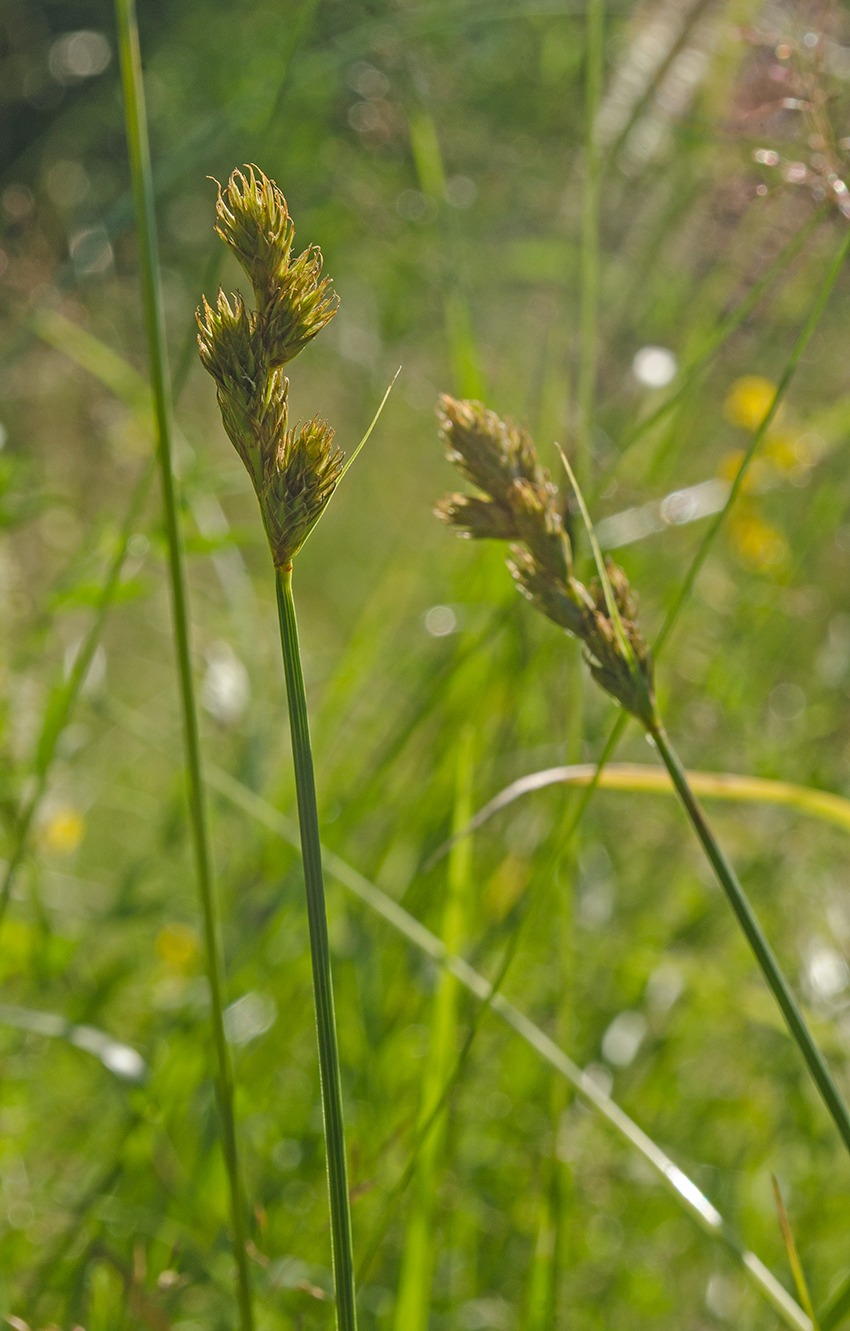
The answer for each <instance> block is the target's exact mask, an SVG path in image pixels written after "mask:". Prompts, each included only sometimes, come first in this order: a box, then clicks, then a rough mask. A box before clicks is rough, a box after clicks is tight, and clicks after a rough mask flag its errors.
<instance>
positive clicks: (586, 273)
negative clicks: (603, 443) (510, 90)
mask: <svg viewBox="0 0 850 1331" xmlns="http://www.w3.org/2000/svg"><path fill="white" fill-rule="evenodd" d="M604 54H605V0H588V4H587V20H586V27H585V73H584V185H583V189H582V205H581V259H580V288H581V289H580V299H579V369H578V450H577V453H576V472H577V473H578V476H579V480H580V482H581V483H582V484H583V485H584V484H585V483H586V481H587V477H588V476H589V473H590V458H591V453H592V449H593V426H594V419H595V415H596V363H597V335H598V330H597V319H598V307H599V186H600V180H601V176H602V153H601V151H600V147H599V140H598V135H597V129H596V122H597V116H598V113H599V103H600V100H601V97H602V69H603V60H604Z"/></svg>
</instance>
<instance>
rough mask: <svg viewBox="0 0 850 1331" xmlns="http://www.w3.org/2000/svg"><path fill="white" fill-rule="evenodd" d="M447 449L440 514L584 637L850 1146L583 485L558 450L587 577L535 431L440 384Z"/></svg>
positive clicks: (845, 1121)
mask: <svg viewBox="0 0 850 1331" xmlns="http://www.w3.org/2000/svg"><path fill="white" fill-rule="evenodd" d="M438 415H439V419H440V426H441V430H442V434H443V438H444V440H445V443H446V446H447V455H448V458H449V460H450V461H451V462H452V463H454V465H455V466H456V467H457V468H458V470H459V471H460V473H461V475H462V476H463V477H464V478H465V479H466V480H467V481H470V482H471V483H472V484H473V485H474V486H475V487H476V489H477V490H478V492H479V493H478V494H474V495H468V494H454V495H450V496H448V497H447V498H445V499H443V500H442V501H441V502H440V503H439V504H438V505H437V508H436V514H437V516H438V517H439V518H440V519H441V520H442V521H443V522H445V523H447V524H448V525H449V526H450V527H453V528H454V529H455V530H456V531H458V532H459V533H460V534H461V535H464V536H466V537H472V538H479V539H481V538H496V539H500V540H505V541H509V542H511V547H510V552H511V553H510V558H509V560H508V567H509V569H510V571H511V573H512V575H513V577H514V579H515V581H516V583H517V584H518V587H519V590H520V591H521V592H522V593H523V595H524V596H526V597H527V599H528V600H529V601H530V602H531V603H532V605H533V606H534V607H535V608H536V609H537V610H539V611H540V612H541V613H542V614H544V615H545V616H546V617H547V618H548V619H550V620H552V621H553V622H554V623H555V624H557V625H558V626H559V627H560V628H561V629H563V630H564V631H565V632H566V633H567V634H569V635H570V636H571V637H574V638H577V639H578V640H579V641H580V642H581V643H582V644H583V646H584V653H585V659H586V661H587V664H588V666H589V668H590V673H591V675H592V676H593V678H594V679H595V680H596V682H597V683H598V684H599V685H600V686H601V687H602V688H603V689H604V691H605V692H606V693H608V694H609V695H610V697H612V698H613V699H614V701H615V702H617V703H618V704H619V705H620V707H621V708H622V709H623V714H624V715H625V714H628V715H631V716H633V717H634V718H635V719H636V720H637V721H638V722H639V723H640V724H641V725H642V726H643V729H644V730H645V732H646V734H647V736H648V737H649V739H650V740H651V741H652V743H653V744H654V745H655V747H656V749H657V751H658V753H659V755H660V757H661V759H662V761H663V763H664V765H665V767H666V768H667V771H668V772H669V775H670V779H671V781H672V783H673V786H674V788H675V790H676V793H677V795H678V796H679V799H680V801H681V803H682V806H683V808H684V810H685V812H686V813H687V816H688V818H689V819H690V821H691V824H692V826H693V828H694V830H695V832H696V834H697V836H698V838H699V840H700V842H701V844H702V847H703V850H704V851H705V854H706V856H707V858H708V860H709V862H710V864H711V866H712V869H713V870H714V873H715V875H716V877H717V880H718V882H719V883H720V886H721V887H722V889H723V891H724V893H725V895H726V897H727V899H728V901H729V903H730V905H731V906H732V909H733V911H734V913H735V916H736V918H737V920H738V923H739V924H740V926H741V928H742V930H743V932H744V935H745V937H746V939H747V942H748V943H749V945H750V947H751V949H752V951H753V954H754V956H755V959H756V961H757V963H758V965H759V967H760V969H761V971H762V974H763V975H764V978H765V980H766V981H767V984H768V986H769V988H770V990H771V992H772V993H773V996H774V998H775V999H776V1002H777V1004H778V1005H779V1008H780V1010H781V1012H782V1015H783V1017H784V1019H785V1023H786V1025H787V1027H788V1031H789V1033H790V1035H791V1038H792V1039H793V1041H794V1042H795V1044H796V1045H797V1047H798V1049H799V1050H800V1052H801V1054H802V1056H803V1058H804V1060H805V1062H806V1065H807V1067H808V1069H809V1072H810V1073H811V1076H812V1078H813V1080H814V1082H815V1085H816V1086H817V1088H818V1091H819V1092H820V1095H821V1097H822V1099H823V1101H824V1103H825V1105H826V1107H827V1109H828V1111H829V1113H830V1115H831V1117H832V1119H833V1121H834V1123H835V1126H836V1127H837V1129H838V1132H839V1134H840V1136H841V1138H842V1140H843V1142H844V1144H845V1146H846V1147H847V1149H848V1150H850V1112H848V1108H847V1105H846V1103H845V1101H844V1099H843V1097H842V1096H841V1094H840V1092H839V1090H838V1087H837V1086H836V1084H835V1081H834V1080H833V1077H832V1074H831V1072H830V1070H829V1068H828V1066H827V1064H826V1061H825V1059H824V1057H823V1055H822V1053H821V1051H820V1050H819V1048H818V1047H817V1045H816V1044H815V1041H814V1038H813V1037H812V1034H811V1032H810V1030H809V1027H808V1025H807V1023H806V1020H805V1018H804V1016H803V1014H802V1012H801V1010H800V1007H799V1005H798V1003H797V1000H796V998H795V996H794V994H793V991H792V989H791V987H790V985H789V983H788V981H787V979H786V978H785V975H784V974H783V972H782V970H781V968H780V966H779V963H778V961H777V959H776V957H775V955H774V953H773V949H772V948H771V946H770V943H769V942H768V939H767V937H766V935H765V933H764V930H763V929H762V927H761V924H760V923H759V921H758V919H757V917H756V915H755V912H754V911H753V908H752V906H751V905H750V902H749V900H748V898H747V896H746V894H745V892H744V889H743V887H742V886H741V884H740V882H739V880H738V877H737V875H736V874H735V871H734V869H733V868H732V866H731V864H730V863H729V861H728V859H727V858H726V856H725V854H724V852H723V850H722V849H721V847H720V844H719V842H718V841H717V838H716V837H715V835H714V832H713V830H712V828H711V825H710V823H709V822H708V820H707V818H706V816H705V814H704V812H703V810H702V807H701V806H700V804H699V801H698V800H697V798H696V796H695V794H694V792H693V790H692V788H691V785H690V783H689V781H688V778H687V774H686V772H685V770H684V768H683V766H682V763H681V761H680V759H679V757H678V754H677V753H676V750H675V749H674V747H673V745H672V743H671V741H670V738H669V736H668V734H667V732H666V730H665V728H664V724H663V721H662V718H661V715H660V713H659V709H658V704H657V701H656V698H655V689H654V681H653V662H652V655H651V653H650V650H649V648H648V646H647V644H646V642H645V640H644V638H643V635H642V633H641V631H640V627H639V625H638V619H637V603H636V600H635V597H634V595H633V593H632V590H631V587H630V586H629V583H628V580H627V578H626V575H625V574H624V572H623V571H622V569H620V568H619V567H618V566H617V565H616V564H614V563H613V561H611V560H608V561H607V562H603V560H602V556H601V554H600V552H599V547H598V544H597V543H596V539H595V537H594V535H593V528H592V526H591V523H590V519H589V516H588V514H587V510H586V508H585V505H584V500H583V497H582V494H581V490H580V488H579V487H578V485H577V483H576V482H575V478H574V477H573V475H572V471H571V469H570V467H569V463H568V462H567V460H566V458H565V457H564V456H563V454H562V459H563V461H564V464H565V467H566V469H567V472H568V474H569V477H570V481H571V483H572V486H573V489H574V492H575V496H576V499H577V501H578V505H579V508H580V509H581V512H582V516H583V517H584V519H585V523H586V526H587V529H588V534H589V536H590V540H591V546H592V548H593V552H594V558H595V561H596V566H597V577H596V578H595V579H594V580H593V581H592V582H591V583H590V584H589V585H588V586H585V585H584V584H583V583H581V582H580V581H579V580H578V579H577V578H576V576H575V574H574V572H573V559H572V546H571V542H570V538H569V535H568V532H567V527H566V522H565V511H566V510H565V507H564V504H563V500H562V498H561V497H560V496H559V493H558V490H557V487H556V486H555V485H554V484H553V483H552V481H551V479H550V477H549V474H548V472H547V471H546V470H545V469H544V468H543V467H542V466H541V464H540V462H539V460H538V456H537V452H536V449H535V446H534V443H533V441H532V439H531V437H530V435H529V434H528V433H527V432H526V431H525V430H523V429H520V428H518V427H517V426H516V425H514V424H513V423H512V422H510V421H504V420H501V419H500V418H499V417H498V416H497V415H496V414H495V413H494V412H492V411H488V410H486V409H485V408H484V407H483V406H482V405H481V404H480V403H478V402H465V401H464V402H461V401H457V400H456V399H454V398H452V397H449V396H447V395H444V396H443V397H441V398H440V401H439V405H438Z"/></svg>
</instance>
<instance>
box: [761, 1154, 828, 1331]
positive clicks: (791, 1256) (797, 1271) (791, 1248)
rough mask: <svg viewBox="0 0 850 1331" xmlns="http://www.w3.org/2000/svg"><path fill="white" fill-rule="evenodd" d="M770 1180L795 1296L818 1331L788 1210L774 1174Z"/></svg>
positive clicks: (815, 1330)
mask: <svg viewBox="0 0 850 1331" xmlns="http://www.w3.org/2000/svg"><path fill="white" fill-rule="evenodd" d="M770 1181H771V1183H772V1184H773V1200H774V1201H775V1203H776V1214H777V1215H778V1216H779V1225H780V1228H781V1229H782V1238H783V1240H784V1242H785V1251H786V1252H787V1254H788V1265H789V1266H790V1267H791V1274H792V1275H793V1277H794V1284H795V1285H796V1286H797V1298H798V1299H799V1300H800V1303H801V1304H802V1305H803V1307H804V1308H805V1310H806V1312H807V1313H808V1314H809V1317H810V1318H811V1320H812V1327H813V1329H814V1331H820V1327H819V1326H818V1320H817V1318H816V1317H815V1310H814V1306H813V1304H812V1299H811V1295H810V1294H809V1286H808V1284H807V1283H806V1276H805V1273H804V1271H803V1265H802V1262H801V1261H800V1254H799V1253H798V1251H797V1244H796V1243H795V1241H794V1234H793V1231H792V1229H791V1225H790V1222H789V1220H788V1212H787V1211H786V1210H785V1203H784V1202H783V1200H782V1193H781V1192H780V1190H779V1183H778V1181H777V1178H776V1175H775V1174H771V1176H770Z"/></svg>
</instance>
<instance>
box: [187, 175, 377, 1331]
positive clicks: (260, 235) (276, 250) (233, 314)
mask: <svg viewBox="0 0 850 1331" xmlns="http://www.w3.org/2000/svg"><path fill="white" fill-rule="evenodd" d="M216 215H217V225H216V230H217V232H218V234H219V236H220V237H221V239H222V240H223V241H224V242H225V244H226V245H227V246H228V248H229V249H230V251H231V252H232V253H233V255H234V256H235V257H236V259H237V260H238V261H239V263H240V264H241V266H242V268H243V269H244V270H245V272H246V274H247V276H248V279H249V281H250V283H251V286H252V288H253V292H254V299H255V309H254V310H248V308H247V307H246V305H245V302H244V300H243V299H242V297H241V296H240V295H234V296H232V297H231V298H230V299H228V297H227V296H226V295H225V293H224V291H222V290H221V289H220V290H219V293H218V297H217V300H216V304H215V307H212V306H210V305H209V304H208V302H207V300H206V299H204V301H203V306H202V308H201V309H200V310H199V311H198V325H199V328H200V334H199V337H198V343H199V346H200V355H201V361H202V362H203V364H204V366H205V368H206V369H207V370H208V371H209V373H210V374H211V375H212V376H213V378H214V379H215V382H216V386H217V390H218V392H217V396H218V404H219V408H220V410H221V416H222V421H223V423H224V428H225V430H226V432H227V434H228V436H229V438H230V440H231V442H232V443H233V445H234V447H235V448H236V451H237V453H238V454H239V456H240V458H241V459H242V461H243V463H244V464H245V467H246V468H247V471H248V474H249V476H250V477H251V481H252V483H253V486H254V490H255V491H256V495H257V499H258V501H259V505H260V513H261V516H262V520H263V526H264V528H265V532H266V536H267V538H268V542H269V550H270V552H271V557H272V564H273V566H274V577H275V588H276V594H277V607H278V617H279V621H280V639H281V648H282V652H283V667H284V674H285V678H286V693H287V700H288V705H289V723H290V730H291V735H292V755H293V762H294V767H295V786H296V793H297V801H298V818H299V825H300V837H301V851H302V856H303V864H304V883H305V888H306V896H307V916H308V922H309V932H310V954H311V961H312V967H313V992H314V997H315V1005H316V1025H317V1032H318V1045H319V1070H320V1080H321V1090H322V1112H323V1117H324V1129H325V1145H326V1156H327V1173H328V1190H329V1195H330V1216H331V1248H332V1258H333V1274H334V1288H335V1291H336V1311H337V1325H338V1327H339V1328H340V1331H354V1328H355V1327H356V1308H355V1291H354V1265H353V1250H352V1239H351V1215H350V1208H349V1197H348V1177H347V1164H346V1155H345V1131H344V1124H343V1110H342V1089H341V1085H340V1073H339V1051H338V1045H337V1035H336V1023H335V1018H334V1002H333V985H332V978H331V959H330V946H329V943H328V924H327V913H326V907H325V889H324V880H323V874H322V851H321V845H320V841H319V819H318V811H317V806H316V787H315V779H314V773H313V755H312V747H311V742H310V728H309V722H308V716H307V699H306V694H305V690H304V676H303V672H302V668H301V655H300V650H299V645H298V628H297V623H296V618H295V603H294V601H293V596H292V563H293V560H294V558H295V556H296V555H297V554H298V552H299V550H300V549H301V547H302V546H303V544H304V542H305V541H306V540H307V537H308V536H309V535H310V533H311V531H312V530H313V528H314V527H315V525H316V523H317V522H318V521H319V518H320V517H321V516H322V514H323V512H324V511H325V508H326V507H327V504H328V502H329V500H330V498H331V496H332V495H333V493H334V490H335V489H336V486H337V484H338V482H339V480H340V478H341V477H342V475H343V472H344V471H345V470H346V467H347V465H349V464H350V462H351V461H352V460H353V456H352V458H350V459H349V463H348V464H347V463H346V460H345V455H344V453H343V452H342V450H341V449H339V448H338V447H337V446H336V445H335V444H334V432H333V430H332V429H331V427H330V426H329V425H328V423H327V422H326V421H324V420H320V419H319V418H318V417H314V418H313V419H312V420H310V421H308V422H307V423H306V424H305V425H302V426H300V427H298V428H291V427H290V426H289V425H288V406H287V399H288V393H289V380H288V379H287V378H286V377H285V375H284V373H283V370H284V367H285V366H286V365H287V364H288V362H289V361H291V360H292V359H293V358H294V357H295V356H297V355H298V353H299V351H301V350H302V349H303V348H304V347H305V346H306V345H307V344H308V342H310V341H312V339H313V338H314V337H315V336H316V334H317V333H319V332H321V330H322V329H323V328H324V327H325V325H326V324H327V323H328V322H329V320H330V319H332V318H333V316H334V314H335V313H336V309H337V304H338V300H337V297H336V296H335V295H334V294H333V293H332V291H331V285H330V281H329V279H328V278H324V277H322V255H321V252H320V250H319V249H318V248H317V247H316V246H311V247H309V248H308V249H306V250H304V251H303V252H302V253H301V254H300V255H298V256H297V257H293V253H292V246H293V239H294V228H293V224H292V221H291V218H290V216H289V210H288V208H287V204H286V200H285V198H284V196H283V194H282V193H281V191H280V190H279V189H278V187H277V185H276V184H275V183H274V182H273V181H271V180H269V179H267V177H266V176H264V175H263V173H262V172H261V171H260V170H259V169H258V168H257V167H254V166H248V167H246V168H245V170H244V171H238V170H237V171H234V172H233V174H232V175H231V177H230V180H229V181H228V183H227V185H226V187H225V188H224V189H221V187H219V192H218V203H217V207H216ZM373 423H374V422H373ZM364 442H365V441H364Z"/></svg>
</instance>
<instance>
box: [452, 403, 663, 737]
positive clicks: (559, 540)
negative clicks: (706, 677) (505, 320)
mask: <svg viewBox="0 0 850 1331" xmlns="http://www.w3.org/2000/svg"><path fill="white" fill-rule="evenodd" d="M437 415H438V417H439V420H440V428H441V433H442V436H443V439H444V441H445V444H446V450H447V456H448V459H449V461H450V462H452V463H454V465H455V466H456V467H457V469H458V471H460V473H461V475H462V476H464V477H465V479H466V480H468V481H471V482H472V484H473V485H474V486H476V488H477V489H478V490H479V491H480V492H481V494H479V495H466V494H453V495H449V496H448V497H447V498H445V499H443V500H441V501H440V502H439V503H438V504H437V507H436V509H435V513H436V515H437V517H439V518H440V519H441V520H442V521H443V522H445V523H447V524H448V525H449V526H450V527H454V528H455V529H457V530H458V531H459V532H460V533H461V534H462V535H465V536H469V537H474V538H476V539H484V538H496V539H499V540H505V541H510V542H511V543H512V544H511V553H510V558H509V560H508V568H509V569H510V571H511V574H512V575H513V577H514V579H515V580H516V582H517V584H518V586H519V589H520V591H521V592H522V593H523V594H524V595H525V596H526V597H527V598H528V599H529V600H530V601H531V602H532V604H533V605H534V606H536V608H537V609H538V610H540V611H541V612H542V613H543V614H544V615H546V616H547V617H548V618H549V619H551V620H552V621H553V622H554V623H555V624H558V625H559V626H560V627H561V628H562V629H565V630H566V632H567V633H569V634H571V635H572V636H573V637H575V638H579V639H580V640H581V641H582V642H583V643H584V646H585V650H586V657H587V662H588V665H589V667H590V671H591V673H592V675H593V677H594V679H596V680H597V682H598V683H599V684H600V685H601V686H602V688H604V689H605V690H606V692H607V693H610V694H611V696H612V697H614V698H616V699H617V701H618V702H619V703H621V704H622V706H623V707H625V708H626V710H627V711H629V712H631V713H632V715H634V716H636V717H637V718H638V719H639V720H640V721H642V722H643V724H644V725H645V726H647V727H648V728H652V726H653V725H654V724H655V721H656V714H655V702H654V695H653V685H652V658H651V655H650V652H649V648H648V647H647V645H646V642H645V641H644V639H643V635H642V634H641V631H640V628H639V627H638V623H637V604H636V601H635V597H634V594H633V593H632V590H631V588H630V586H629V583H628V579H627V578H626V575H625V573H624V572H623V570H622V569H621V568H618V566H617V565H616V564H614V563H613V562H612V561H610V560H608V561H607V564H606V575H607V580H608V587H607V588H606V587H605V586H603V584H602V582H601V581H600V580H599V579H598V578H597V579H594V580H593V581H592V582H591V583H590V584H589V585H588V586H585V585H584V584H583V583H581V582H579V580H578V579H577V578H576V577H575V575H574V573H573V561H572V548H571V544H570V538H569V534H568V532H567V529H566V525H565V521H564V514H565V509H564V507H563V505H562V504H561V502H560V496H559V493H558V489H557V487H556V486H555V485H554V484H553V482H552V480H551V478H550V476H549V473H548V472H547V471H546V469H545V468H544V467H542V466H541V465H540V462H539V460H538V457H537V450H536V449H535V446H534V442H533V440H532V439H531V436H530V435H529V434H528V432H527V431H526V430H523V429H521V428H520V427H518V426H516V425H514V424H513V423H512V422H511V421H505V420H501V419H500V418H499V417H498V416H497V415H496V414H495V412H492V411H488V410H487V409H486V408H485V407H483V406H482V405H481V403H480V402H461V401H457V400H456V399H455V398H453V397H449V396H448V395H446V394H444V395H443V396H442V397H441V398H440V400H439V403H438V405H437ZM612 602H613V606H612ZM612 610H613V611H614V612H615V613H612Z"/></svg>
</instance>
